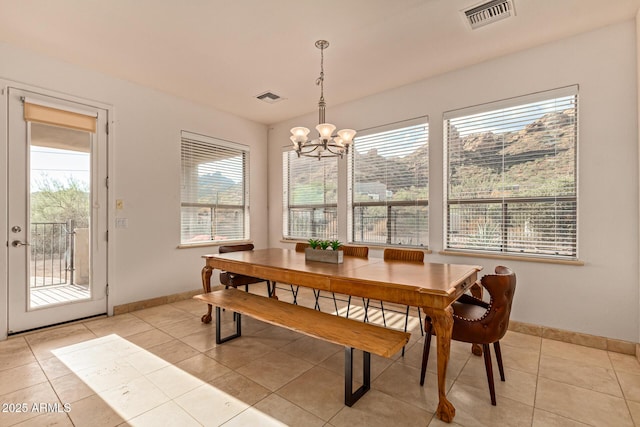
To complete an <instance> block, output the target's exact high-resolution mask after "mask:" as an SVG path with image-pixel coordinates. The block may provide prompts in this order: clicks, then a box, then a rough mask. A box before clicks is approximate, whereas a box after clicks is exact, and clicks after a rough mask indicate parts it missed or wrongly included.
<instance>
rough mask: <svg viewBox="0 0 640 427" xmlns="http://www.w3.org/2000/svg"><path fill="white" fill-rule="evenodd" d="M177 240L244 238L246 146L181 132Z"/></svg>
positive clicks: (245, 234)
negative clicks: (179, 204)
mask: <svg viewBox="0 0 640 427" xmlns="http://www.w3.org/2000/svg"><path fill="white" fill-rule="evenodd" d="M181 154H182V161H181V165H182V180H181V184H182V191H181V243H182V244H190V243H202V242H212V241H223V240H242V239H247V238H248V237H249V235H248V230H249V226H248V220H249V215H248V213H249V212H248V210H249V207H248V200H249V194H248V183H249V180H248V164H249V151H248V147H246V146H243V145H240V144H235V143H230V142H228V141H224V140H219V139H215V138H210V137H206V136H202V135H197V134H192V133H188V132H183V133H182V142H181Z"/></svg>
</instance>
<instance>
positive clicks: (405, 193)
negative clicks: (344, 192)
mask: <svg viewBox="0 0 640 427" xmlns="http://www.w3.org/2000/svg"><path fill="white" fill-rule="evenodd" d="M349 176H350V186H351V188H350V209H349V215H350V224H351V233H352V234H351V241H353V242H355V243H373V244H386V245H406V246H427V245H428V238H429V206H428V200H429V125H428V123H427V118H426V117H421V118H419V119H413V120H411V121H405V122H401V123H396V124H393V125H388V126H384V127H379V128H375V129H371V130H369V131H364V132H359V133H358V136H356V138H355V139H354V149H353V154H352V166H351V170H350V173H349Z"/></svg>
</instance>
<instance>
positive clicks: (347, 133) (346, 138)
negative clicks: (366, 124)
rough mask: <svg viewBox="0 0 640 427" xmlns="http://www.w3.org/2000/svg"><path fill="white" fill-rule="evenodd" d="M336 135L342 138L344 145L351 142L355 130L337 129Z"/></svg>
mask: <svg viewBox="0 0 640 427" xmlns="http://www.w3.org/2000/svg"><path fill="white" fill-rule="evenodd" d="M338 135H340V138H342V141H343V143H344V145H349V144H351V143H352V142H353V137H354V136H356V131H355V130H353V129H342V130H340V131H338Z"/></svg>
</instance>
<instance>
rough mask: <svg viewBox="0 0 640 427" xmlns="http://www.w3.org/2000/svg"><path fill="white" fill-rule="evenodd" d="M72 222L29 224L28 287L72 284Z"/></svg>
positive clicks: (73, 242) (73, 226)
mask: <svg viewBox="0 0 640 427" xmlns="http://www.w3.org/2000/svg"><path fill="white" fill-rule="evenodd" d="M74 228H75V225H74V221H73V220H70V221H68V222H66V223H59V222H37V223H36V222H34V223H31V237H30V244H31V247H30V248H31V287H36V288H39V287H44V286H52V285H63V284H71V283H73V273H74V266H73V259H74V250H75V248H74V244H75V239H74V234H75V233H74Z"/></svg>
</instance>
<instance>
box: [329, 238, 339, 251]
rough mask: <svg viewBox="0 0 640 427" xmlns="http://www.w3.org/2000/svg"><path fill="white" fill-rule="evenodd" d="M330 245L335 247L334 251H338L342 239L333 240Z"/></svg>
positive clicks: (332, 247)
mask: <svg viewBox="0 0 640 427" xmlns="http://www.w3.org/2000/svg"><path fill="white" fill-rule="evenodd" d="M329 246H331V249H333V250H334V251H337V250H338V249H340V246H342V243H340V240H331V241H330V242H329Z"/></svg>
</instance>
